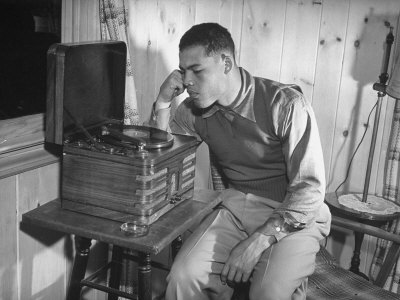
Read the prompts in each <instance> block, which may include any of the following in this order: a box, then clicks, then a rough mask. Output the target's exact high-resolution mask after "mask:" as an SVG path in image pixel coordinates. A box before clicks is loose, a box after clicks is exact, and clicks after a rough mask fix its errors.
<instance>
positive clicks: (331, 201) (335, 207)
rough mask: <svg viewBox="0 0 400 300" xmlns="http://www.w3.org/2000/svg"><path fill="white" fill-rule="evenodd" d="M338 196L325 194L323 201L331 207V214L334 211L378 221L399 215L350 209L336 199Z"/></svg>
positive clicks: (388, 219)
mask: <svg viewBox="0 0 400 300" xmlns="http://www.w3.org/2000/svg"><path fill="white" fill-rule="evenodd" d="M338 196H340V195H339V194H338V195H337V194H336V193H328V194H326V195H325V202H326V203H327V204H328V206H329V207H330V208H331V210H332V213H333V214H335V213H336V214H339V215H342V216H347V217H352V218H355V219H358V220H359V221H362V220H365V221H378V222H385V221H390V220H394V219H397V218H399V217H400V214H399V213H394V214H386V215H381V214H373V213H368V212H361V211H357V210H354V209H351V208H349V207H346V206H344V205H341V204H340V203H339V201H338Z"/></svg>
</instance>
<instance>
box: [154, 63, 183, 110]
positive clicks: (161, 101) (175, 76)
mask: <svg viewBox="0 0 400 300" xmlns="http://www.w3.org/2000/svg"><path fill="white" fill-rule="evenodd" d="M184 91H185V86H184V85H183V77H182V71H180V70H174V71H172V73H171V74H169V75H168V77H167V78H166V79H165V81H164V82H163V84H162V85H161V87H160V93H159V94H158V97H157V102H156V107H157V108H166V107H169V106H170V105H171V101H172V100H173V99H174V98H175V97H177V96H179V95H180V94H182V93H183V92H184Z"/></svg>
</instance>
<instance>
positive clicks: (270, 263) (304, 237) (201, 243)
mask: <svg viewBox="0 0 400 300" xmlns="http://www.w3.org/2000/svg"><path fill="white" fill-rule="evenodd" d="M224 199H225V200H224V201H223V202H222V205H221V206H220V207H219V208H218V209H216V210H215V211H214V212H213V213H211V214H210V215H209V216H208V217H207V218H206V219H204V220H203V221H202V222H201V223H200V224H199V226H198V227H197V228H196V229H195V230H194V232H193V233H192V234H191V235H190V236H189V238H188V239H187V240H186V241H185V242H184V244H183V246H182V248H181V250H180V251H179V253H178V255H177V257H176V258H175V261H174V263H173V265H172V268H171V271H170V273H169V274H168V276H167V291H166V298H165V299H166V300H175V299H176V300H203V299H204V300H208V299H215V300H228V299H231V297H232V294H233V289H232V288H231V287H230V286H229V285H227V284H223V283H222V282H221V279H220V274H221V271H222V268H223V266H224V263H225V261H226V260H227V258H228V256H229V254H230V251H231V250H232V248H233V247H234V246H235V245H237V244H238V243H239V242H240V241H242V240H244V239H246V238H247V237H248V236H249V235H251V234H252V233H253V232H254V231H255V230H256V229H257V228H258V227H259V226H261V225H263V224H264V223H265V221H266V220H267V219H268V218H269V216H270V215H271V214H272V212H273V207H272V206H271V205H270V204H271V200H267V201H266V199H265V198H262V197H258V196H255V195H252V194H243V193H241V192H238V191H235V190H232V189H229V190H226V191H224ZM330 220H331V215H330V212H329V209H328V207H327V206H326V205H325V204H324V205H323V206H322V207H321V209H320V213H319V216H318V218H317V220H316V222H315V223H314V224H312V226H310V227H308V228H305V229H303V230H300V231H298V232H295V233H292V234H290V235H288V236H286V237H284V238H283V239H281V240H280V241H279V242H278V243H276V244H273V245H272V246H271V247H269V248H268V249H266V250H265V251H264V252H263V254H262V256H261V258H260V260H259V261H258V263H257V264H256V266H255V268H254V270H253V273H252V275H251V278H250V281H251V285H250V293H249V296H250V300H269V299H271V300H289V299H292V300H301V299H306V290H307V278H308V276H309V275H311V274H312V273H313V272H314V268H315V256H316V253H317V252H318V250H319V246H320V245H319V241H320V240H321V239H323V238H324V237H326V236H327V235H328V233H329V230H330Z"/></svg>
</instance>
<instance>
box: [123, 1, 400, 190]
mask: <svg viewBox="0 0 400 300" xmlns="http://www.w3.org/2000/svg"><path fill="white" fill-rule="evenodd" d="M129 8H130V19H129V20H130V29H129V33H130V42H131V48H132V53H131V56H132V61H133V66H134V71H135V84H136V88H137V97H138V101H139V104H138V105H139V112H140V114H141V117H142V120H143V121H144V120H145V119H146V118H147V117H148V115H149V113H150V108H151V104H152V103H153V101H154V99H155V98H156V95H157V93H158V90H159V86H160V85H161V83H162V81H163V80H164V78H165V77H166V76H167V75H168V74H169V72H170V71H172V70H173V69H174V68H177V67H178V63H179V62H178V43H179V38H180V37H181V35H182V34H183V33H184V32H185V31H186V30H187V29H189V28H190V26H192V25H193V24H197V23H200V22H219V23H221V24H222V25H223V26H225V27H227V28H228V29H229V30H230V31H231V32H232V36H233V38H234V40H235V43H236V47H237V58H238V61H239V64H240V65H241V66H242V67H244V68H246V69H247V70H249V71H250V72H251V73H253V74H254V75H257V76H263V77H267V78H271V79H273V80H278V81H281V82H284V83H296V84H298V85H300V86H301V88H302V89H303V92H304V93H305V95H306V97H307V99H308V100H309V101H310V102H311V103H312V105H313V108H314V111H315V114H316V117H317V121H318V125H319V129H320V135H321V141H322V145H323V150H324V156H325V166H326V176H327V188H328V190H329V191H333V190H334V189H335V188H336V187H337V186H338V185H339V183H340V182H341V181H342V180H344V178H345V175H346V171H347V167H348V165H349V161H350V157H351V155H352V153H353V152H354V151H355V149H356V146H357V144H358V142H359V141H360V139H361V137H362V135H363V132H364V129H365V126H366V123H367V119H368V114H369V112H370V111H371V109H372V108H373V106H374V104H375V101H376V100H377V93H376V92H375V91H374V90H373V88H372V85H373V83H374V82H376V81H377V80H378V76H379V75H380V73H381V67H382V62H383V57H384V50H385V48H384V43H385V38H386V35H387V34H388V33H389V27H393V28H394V33H395V34H396V32H397V31H398V30H397V29H398V17H399V11H400V2H399V1H397V0H383V1H380V0H369V1H366V0H324V1H323V0H287V1H282V0H268V1H261V0H243V1H238V0H224V1H215V0H209V1H204V0H202V1H196V0H191V1H190V0H188V1H178V0H175V1H174V0H170V1H162V0H158V1H157V0H150V1H149V0H146V1H144V0H142V1H140V0H137V1H132V2H129ZM396 43H397V39H396ZM393 48H395V47H393ZM392 52H393V51H392ZM392 54H393V53H392ZM393 56H394V55H392V57H393ZM393 102H394V100H393V99H390V98H388V99H386V100H385V101H384V107H383V109H382V115H381V117H380V123H381V126H380V131H379V135H378V136H379V138H378V142H377V148H376V149H377V150H376V152H375V153H376V158H375V164H374V168H373V170H372V178H371V186H370V191H371V192H373V193H375V192H376V193H381V192H382V184H383V165H384V159H385V154H386V152H385V150H386V146H387V138H388V134H389V131H390V122H391V115H392V107H393ZM373 116H374V114H373V115H372V118H371V120H370V126H369V128H368V132H367V134H366V138H365V140H364V141H363V143H362V145H361V147H360V149H359V150H358V153H357V155H356V157H355V159H354V162H353V165H352V168H351V170H350V174H349V178H348V181H347V184H345V185H344V189H345V190H348V191H362V189H363V186H364V174H365V171H366V165H367V158H368V153H369V148H370V139H371V133H372V124H373Z"/></svg>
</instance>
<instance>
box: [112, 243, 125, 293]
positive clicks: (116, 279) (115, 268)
mask: <svg viewBox="0 0 400 300" xmlns="http://www.w3.org/2000/svg"><path fill="white" fill-rule="evenodd" d="M122 252H123V249H122V248H121V247H118V246H113V250H112V267H111V273H110V282H109V286H110V287H111V288H114V289H119V285H120V281H121V270H122ZM117 299H118V296H117V295H114V294H108V300H117Z"/></svg>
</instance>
